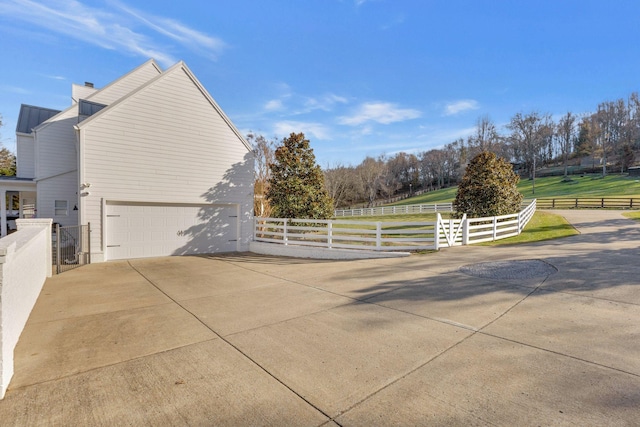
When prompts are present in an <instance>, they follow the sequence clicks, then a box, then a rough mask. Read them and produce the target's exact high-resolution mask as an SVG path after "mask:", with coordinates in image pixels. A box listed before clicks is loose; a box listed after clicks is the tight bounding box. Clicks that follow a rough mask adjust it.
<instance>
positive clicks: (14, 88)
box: [0, 85, 31, 95]
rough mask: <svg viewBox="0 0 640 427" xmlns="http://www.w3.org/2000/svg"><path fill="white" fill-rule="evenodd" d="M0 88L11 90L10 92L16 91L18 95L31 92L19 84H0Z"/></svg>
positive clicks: (4, 90) (6, 90) (5, 90)
mask: <svg viewBox="0 0 640 427" xmlns="http://www.w3.org/2000/svg"><path fill="white" fill-rule="evenodd" d="M0 90H1V91H2V92H11V93H17V94H20V95H26V94H29V93H31V91H30V90H28V89H25V88H23V87H20V86H13V85H0Z"/></svg>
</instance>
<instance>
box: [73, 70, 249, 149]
mask: <svg viewBox="0 0 640 427" xmlns="http://www.w3.org/2000/svg"><path fill="white" fill-rule="evenodd" d="M176 70H182V71H183V72H184V73H185V74H186V75H187V77H188V78H189V80H191V82H192V83H193V84H194V85H195V87H196V88H197V89H198V90H199V91H200V93H201V94H202V95H203V96H204V97H205V99H206V100H207V102H209V104H210V105H211V107H212V108H213V109H214V110H215V111H216V112H217V113H218V114H219V115H220V117H221V118H222V120H223V121H224V122H225V123H226V124H227V126H228V127H229V129H231V131H232V132H233V133H234V134H235V135H236V137H237V138H238V139H239V140H240V142H241V143H242V144H243V145H244V146H245V148H246V149H247V151H248V152H252V151H253V149H252V147H251V145H249V143H248V142H247V141H246V140H245V139H244V137H243V136H242V134H241V133H240V131H239V130H238V129H237V128H236V127H235V125H234V124H233V123H232V122H231V120H229V118H228V117H227V115H226V114H225V113H224V111H222V109H221V108H220V106H219V105H218V104H217V103H216V101H215V100H214V99H213V97H212V96H211V95H210V94H209V92H207V90H206V89H205V88H204V86H202V84H200V82H199V81H198V79H197V78H196V76H195V75H194V74H193V73H192V72H191V70H190V69H189V67H187V65H186V64H185V63H184V62H183V61H180V62H178V63H176V64H175V65H173V66H171V67H170V68H169V69H167V70H166V71H164V72H163V73H162V74H160V75H158V76H156V77H154V78H152V79H151V80H149V81H147V82H146V83H144V84H143V85H141V86H139V87H138V88H136V89H134V90H132V91H131V92H129V93H128V94H127V95H125V96H123V97H122V98H120V99H118V100H116V101H115V102H112V103H111V104H109V105H108V106H107V107H105V108H103V109H102V110H100V111H98V112H97V113H96V114H94V115H92V116H91V117H89V118H87V119H85V120H83V121H81V122H80V123H78V124H76V125H75V126H74V127H75V128H76V129H78V130H81V129H84V128H86V127H87V126H91V123H92V122H94V121H95V120H98V119H99V118H100V117H102V116H105V115H107V114H109V112H110V111H113V110H115V109H117V108H118V106H120V105H121V104H124V103H126V102H128V101H129V100H130V99H131V98H133V97H135V96H136V94H138V93H139V92H142V91H144V90H146V89H147V88H149V87H151V86H153V85H155V84H156V83H157V82H158V81H160V80H163V79H164V78H165V77H166V76H169V75H171V74H173V73H175V72H176Z"/></svg>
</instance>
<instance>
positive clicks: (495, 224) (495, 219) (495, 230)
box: [493, 216, 498, 241]
mask: <svg viewBox="0 0 640 427" xmlns="http://www.w3.org/2000/svg"><path fill="white" fill-rule="evenodd" d="M497 237H498V217H496V216H494V217H493V240H494V241H495V240H496V238H497Z"/></svg>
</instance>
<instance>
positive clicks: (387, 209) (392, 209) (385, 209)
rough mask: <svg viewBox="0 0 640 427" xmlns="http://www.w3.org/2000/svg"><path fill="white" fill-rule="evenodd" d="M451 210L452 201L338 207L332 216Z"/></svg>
mask: <svg viewBox="0 0 640 427" xmlns="http://www.w3.org/2000/svg"><path fill="white" fill-rule="evenodd" d="M435 212H453V203H436V204H432V205H404V206H379V207H377V208H359V209H338V210H336V211H334V213H333V216H335V217H345V216H349V217H351V216H378V215H397V214H414V213H435Z"/></svg>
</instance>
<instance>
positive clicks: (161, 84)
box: [0, 60, 253, 262]
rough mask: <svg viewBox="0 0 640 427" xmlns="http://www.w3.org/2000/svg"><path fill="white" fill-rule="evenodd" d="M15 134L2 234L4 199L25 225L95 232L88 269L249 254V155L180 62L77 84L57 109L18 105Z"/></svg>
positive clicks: (0, 185)
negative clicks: (28, 220) (15, 200)
mask: <svg viewBox="0 0 640 427" xmlns="http://www.w3.org/2000/svg"><path fill="white" fill-rule="evenodd" d="M16 134H17V140H16V144H17V152H16V157H17V161H16V166H17V174H16V175H17V176H16V178H10V179H2V180H0V201H1V203H0V214H1V218H0V223H1V225H2V230H1V231H2V235H6V233H7V212H8V209H10V208H11V207H8V206H6V202H5V197H2V196H4V195H5V194H7V193H8V194H10V195H17V196H18V197H19V201H20V212H19V215H20V216H21V217H29V216H35V217H38V218H53V221H54V222H55V223H59V224H60V225H81V224H87V223H90V224H91V229H92V232H91V259H92V261H94V262H95V261H106V260H114V259H126V258H140V257H151V256H165V255H182V254H197V253H215V252H233V251H246V250H248V247H249V241H250V239H251V235H252V227H251V225H252V209H253V154H252V150H251V147H250V146H249V145H248V144H247V142H246V141H245V139H244V138H243V137H242V135H241V134H240V132H239V131H238V130H237V129H236V128H235V126H234V125H233V124H232V123H231V121H230V120H229V119H228V118H227V116H226V115H225V114H224V112H223V111H222V110H221V109H220V107H219V106H218V105H217V104H216V102H215V101H214V100H213V98H212V97H211V95H209V93H208V92H207V91H206V89H205V88H204V87H203V86H202V85H201V84H200V82H199V81H198V79H197V78H196V77H195V76H194V75H193V73H192V72H191V71H190V70H189V68H188V67H187V66H186V65H185V64H184V63H183V62H179V63H177V64H176V65H174V66H173V67H171V68H169V69H167V70H166V71H163V70H162V69H161V68H160V67H159V66H158V64H157V63H156V62H155V61H154V60H149V61H147V62H146V63H144V64H142V65H141V66H139V67H138V68H136V69H134V70H133V71H131V72H129V73H128V74H126V75H124V76H122V77H120V78H119V79H117V80H115V81H113V82H112V83H110V84H108V85H107V86H105V87H103V88H102V89H97V88H94V87H93V85H92V84H90V83H86V84H85V85H84V86H80V85H73V88H72V105H71V106H70V107H69V108H67V109H66V110H64V111H56V110H50V109H46V108H40V107H34V106H29V105H23V106H22V108H21V111H20V117H19V119H18V126H17V129H16ZM9 213H11V212H10V210H9Z"/></svg>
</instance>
